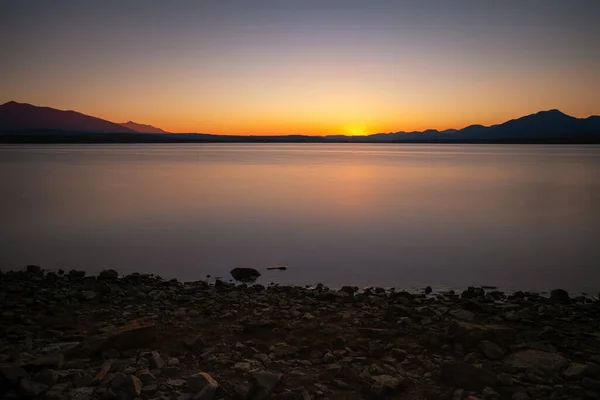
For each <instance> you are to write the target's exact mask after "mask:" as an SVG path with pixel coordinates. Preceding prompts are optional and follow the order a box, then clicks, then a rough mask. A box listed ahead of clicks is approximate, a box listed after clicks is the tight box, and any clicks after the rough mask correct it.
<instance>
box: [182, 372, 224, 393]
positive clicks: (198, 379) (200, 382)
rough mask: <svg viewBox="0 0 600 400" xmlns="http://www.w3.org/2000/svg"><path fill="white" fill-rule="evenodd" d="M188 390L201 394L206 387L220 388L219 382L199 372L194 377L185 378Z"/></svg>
mask: <svg viewBox="0 0 600 400" xmlns="http://www.w3.org/2000/svg"><path fill="white" fill-rule="evenodd" d="M185 380H186V382H187V385H188V388H189V389H190V390H191V391H192V392H199V391H201V390H202V389H204V388H205V387H206V385H212V386H219V384H218V383H217V381H216V380H215V379H214V378H213V377H212V376H210V374H208V373H206V372H202V371H200V372H198V373H196V374H194V375H191V376H188V377H187V378H185Z"/></svg>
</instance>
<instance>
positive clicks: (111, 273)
mask: <svg viewBox="0 0 600 400" xmlns="http://www.w3.org/2000/svg"><path fill="white" fill-rule="evenodd" d="M118 278H119V273H118V272H117V271H115V270H114V269H105V270H104V271H102V272H100V274H99V275H98V279H105V280H115V279H118Z"/></svg>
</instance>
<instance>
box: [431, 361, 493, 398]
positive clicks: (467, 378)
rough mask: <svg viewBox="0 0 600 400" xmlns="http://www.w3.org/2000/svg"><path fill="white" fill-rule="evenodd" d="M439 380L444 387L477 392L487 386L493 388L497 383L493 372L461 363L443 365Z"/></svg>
mask: <svg viewBox="0 0 600 400" xmlns="http://www.w3.org/2000/svg"><path fill="white" fill-rule="evenodd" d="M440 378H441V380H442V382H444V383H445V384H446V385H449V386H453V387H456V388H462V389H466V390H477V391H480V390H483V389H484V388H485V387H488V386H490V387H494V386H495V385H496V382H497V379H496V375H495V374H494V373H493V372H491V371H488V370H486V369H483V368H478V367H475V366H473V365H469V364H465V363H463V362H450V363H446V364H443V365H442V367H441V369H440Z"/></svg>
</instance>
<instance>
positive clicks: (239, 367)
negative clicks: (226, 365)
mask: <svg viewBox="0 0 600 400" xmlns="http://www.w3.org/2000/svg"><path fill="white" fill-rule="evenodd" d="M233 369H234V370H236V371H239V372H248V371H250V370H251V369H252V365H250V363H247V362H243V361H242V362H238V363H236V364H235V365H234V366H233Z"/></svg>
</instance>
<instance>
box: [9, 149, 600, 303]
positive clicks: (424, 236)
mask: <svg viewBox="0 0 600 400" xmlns="http://www.w3.org/2000/svg"><path fill="white" fill-rule="evenodd" d="M0 187H1V188H2V191H1V196H0V268H2V269H17V268H23V267H24V266H25V265H26V264H39V265H41V266H42V267H44V268H47V269H58V268H62V269H64V270H70V269H73V268H77V269H83V270H86V271H90V272H98V271H100V270H102V269H105V268H114V269H116V270H118V271H120V272H134V271H137V272H151V273H157V274H160V275H162V276H163V277H167V278H178V279H181V280H200V279H205V277H206V275H207V274H210V275H212V276H213V277H214V276H222V277H224V278H227V279H229V278H230V277H229V274H228V271H229V270H230V269H232V268H234V267H252V268H256V269H259V270H261V271H262V272H263V273H264V275H263V277H261V279H260V280H259V281H258V282H259V283H262V284H268V283H269V282H271V281H274V282H280V283H291V284H302V285H304V284H316V283H319V282H323V283H325V284H329V285H333V286H338V285H343V284H351V285H358V286H361V287H362V286H368V285H374V286H384V287H397V288H415V287H423V286H426V285H431V286H433V287H434V288H439V289H442V288H463V287H465V286H468V285H493V286H498V287H499V288H501V289H504V290H515V289H523V290H534V291H548V290H550V289H553V288H555V287H562V288H565V289H567V290H570V291H584V292H590V293H593V294H597V293H598V291H599V290H600V279H599V278H600V245H599V243H600V146H562V145H406V144H398V145H396V144H331V145H330V144H285V145H279V144H239V145H238V144H169V145H147V144H143V145H137V144H127V145H14V146H12V145H10V146H9V145H4V146H0ZM277 265H287V266H288V270H287V271H264V270H265V268H266V267H271V266H277Z"/></svg>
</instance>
